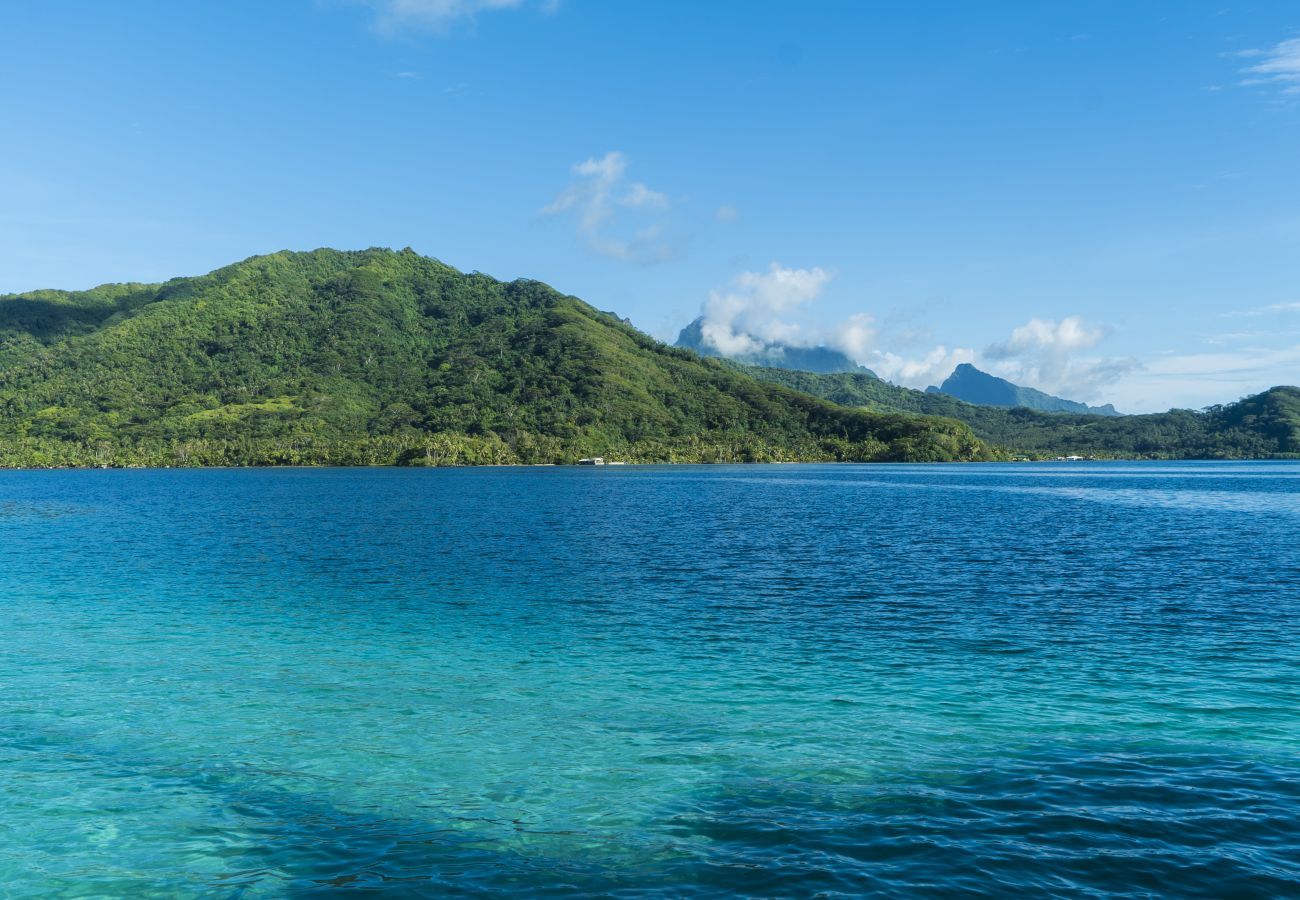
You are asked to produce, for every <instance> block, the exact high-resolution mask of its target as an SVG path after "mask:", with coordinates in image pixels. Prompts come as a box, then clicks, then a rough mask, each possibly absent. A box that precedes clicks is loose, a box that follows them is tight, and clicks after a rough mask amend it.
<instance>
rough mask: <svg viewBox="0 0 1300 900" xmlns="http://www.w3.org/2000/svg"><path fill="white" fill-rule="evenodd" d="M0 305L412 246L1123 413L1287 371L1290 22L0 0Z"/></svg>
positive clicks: (1296, 32) (1173, 6) (496, 2)
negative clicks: (273, 255)
mask: <svg viewBox="0 0 1300 900" xmlns="http://www.w3.org/2000/svg"><path fill="white" fill-rule="evenodd" d="M0 46H3V52H0V128H2V129H3V139H0V292H18V291H25V290H31V289H36V288H46V287H57V288H66V289H80V288H87V287H90V286H93V285H96V284H100V283H104V282H110V281H159V280H164V279H167V278H171V277H174V276H178V275H194V274H200V273H203V272H206V271H210V270H211V269H214V268H217V267H219V266H222V265H225V264H228V263H230V262H233V261H235V260H239V259H243V258H246V257H248V256H253V255H256V254H260V253H268V252H273V251H276V250H280V249H293V250H306V249H312V248H315V247H321V246H330V247H337V248H346V249H357V248H364V247H370V246H387V247H393V248H402V247H407V246H409V247H412V248H414V249H415V250H417V251H419V252H421V253H424V254H426V255H429V256H433V257H436V258H438V259H440V260H442V261H444V262H446V263H448V264H450V265H453V266H456V267H457V268H460V269H463V270H465V271H481V272H486V273H488V274H491V275H494V276H496V277H499V278H504V279H512V278H517V277H527V278H537V279H540V280H542V281H546V282H548V283H550V284H551V285H553V286H555V287H556V288H558V289H559V290H561V291H564V292H565V293H570V294H574V295H577V296H579V297H582V298H583V299H585V300H587V301H588V302H590V303H592V304H593V305H595V306H597V307H599V308H601V309H607V310H612V311H615V312H617V313H618V314H619V315H622V316H627V317H629V318H630V319H631V320H632V321H633V323H634V324H636V325H637V326H638V327H639V328H641V329H642V330H644V331H646V332H648V333H650V334H652V335H654V336H656V337H658V338H661V339H665V340H673V339H675V337H676V334H677V331H678V330H679V329H680V328H681V327H682V326H684V325H686V324H687V323H688V322H690V321H691V320H692V319H694V318H695V317H697V316H700V315H704V316H705V317H706V325H708V333H709V334H712V335H713V336H714V340H715V341H716V343H717V344H718V345H719V346H720V347H725V348H730V349H731V350H733V351H735V350H738V349H744V348H747V347H749V348H752V347H755V346H760V345H763V344H766V343H771V342H774V341H777V342H785V343H791V344H799V345H816V344H826V345H828V346H834V347H837V348H839V349H843V350H845V351H846V352H848V353H850V355H852V356H853V357H854V358H855V359H856V360H858V361H859V362H861V363H862V364H864V365H867V366H869V367H871V368H872V369H873V370H875V371H876V372H877V373H878V374H880V375H881V376H882V377H885V378H887V379H888V380H891V381H894V382H897V383H900V384H906V385H909V386H914V387H924V386H926V385H928V384H937V383H938V382H940V381H942V379H943V378H944V377H945V376H946V375H947V374H948V373H949V372H950V371H951V370H952V368H953V366H954V365H955V364H957V363H959V362H974V363H975V364H976V365H978V366H980V367H981V368H984V369H986V370H988V371H991V372H994V373H996V374H999V375H1003V376H1005V377H1008V378H1010V379H1012V380H1014V381H1017V382H1018V383H1022V384H1028V385H1031V386H1034V387H1039V388H1042V389H1044V390H1048V391H1051V392H1053V393H1057V394H1061V395H1064V396H1067V397H1069V398H1071V399H1077V400H1085V401H1088V402H1112V403H1114V404H1115V405H1116V406H1117V407H1118V408H1119V409H1120V410H1121V411H1125V412H1145V411H1154V410H1161V409H1167V408H1170V407H1174V406H1177V407H1191V408H1199V407H1202V406H1206V405H1209V404H1213V403H1222V402H1229V401H1232V400H1235V399H1237V398H1238V397H1241V396H1243V395H1246V394H1249V393H1254V392H1258V391H1260V390H1263V389H1266V388H1268V387H1270V386H1272V385H1275V384H1297V383H1300V3H1295V2H1292V0H1273V2H1250V3H1242V4H1234V3H1231V2H1230V0H1219V2H1212V3H1202V2H1196V0H1178V2H1155V0H1152V2H1144V3H1140V4H1135V3H1132V2H1087V0H1080V2H1075V3H1065V2H1047V0H1033V2H1030V0H1025V2H989V3H978V4H977V3H968V2H956V0H954V2H937V0H936V2H916V3H885V2H868V0H856V2H829V0H828V2H821V3H812V4H803V3H790V2H743V3H742V2H726V0H717V2H710V3H699V2H669V0H660V2H656V3H645V2H631V0H627V2H607V0H275V2H266V0H256V2H254V0H223V2H220V3H217V2H198V0H132V2H130V3H103V2H98V0H96V2H89V0H87V2H75V0H5V2H4V3H3V4H0Z"/></svg>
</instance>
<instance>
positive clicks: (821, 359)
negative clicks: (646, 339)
mask: <svg viewBox="0 0 1300 900" xmlns="http://www.w3.org/2000/svg"><path fill="white" fill-rule="evenodd" d="M675 346H677V347H682V348H684V349H686V350H694V351H695V352H696V353H698V354H700V356H713V357H719V358H721V357H722V354H721V353H719V352H718V350H717V348H715V347H714V346H713V345H712V344H710V343H709V342H708V341H707V340H705V338H704V317H703V316H700V317H699V318H698V319H696V320H695V321H694V322H691V323H690V324H689V325H687V326H686V327H685V328H683V329H682V330H681V332H680V333H679V334H678V335H677V343H676V344H675ZM727 358H729V359H731V360H733V361H735V362H739V363H745V364H747V365H752V366H767V367H769V368H775V369H796V370H798V371H801V372H859V373H863V374H866V375H874V374H875V373H874V372H872V371H871V370H870V369H868V368H866V367H865V366H860V365H858V364H857V363H856V362H854V361H853V360H852V359H851V358H850V357H849V356H848V354H846V353H843V352H841V351H839V350H836V349H834V348H833V347H825V346H822V347H795V346H792V345H790V344H781V343H772V344H767V345H766V346H764V347H763V349H762V350H759V351H757V352H754V353H742V354H740V355H739V356H732V357H727Z"/></svg>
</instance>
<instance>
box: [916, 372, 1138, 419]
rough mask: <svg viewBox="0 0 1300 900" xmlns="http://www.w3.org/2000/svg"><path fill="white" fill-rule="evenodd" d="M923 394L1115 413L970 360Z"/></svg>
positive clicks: (981, 402) (990, 403)
mask: <svg viewBox="0 0 1300 900" xmlns="http://www.w3.org/2000/svg"><path fill="white" fill-rule="evenodd" d="M925 392H926V393H927V394H938V393H942V394H947V395H948V396H950V397H956V398H957V399H958V400H965V401H966V402H967V403H975V404H978V405H980V406H1003V407H1007V408H1012V407H1017V406H1024V407H1028V408H1029V409H1041V410H1043V411H1044V412H1071V413H1083V414H1088V413H1092V414H1093V415H1098V416H1118V415H1119V412H1117V411H1116V409H1115V407H1113V406H1111V405H1110V404H1109V403H1107V404H1106V405H1105V406H1089V405H1088V404H1086V403H1078V402H1076V401H1074V400H1065V399H1063V398H1061V397H1053V396H1052V395H1051V394H1045V393H1043V392H1042V391H1040V390H1036V389H1034V388H1031V387H1021V386H1020V385H1018V384H1012V383H1011V382H1010V381H1007V380H1006V379H1005V378H998V377H997V376H996V375H990V374H989V373H987V372H981V371H980V370H979V369H977V368H975V367H974V366H972V365H971V364H970V363H962V364H961V365H959V366H957V368H955V369H953V370H952V374H951V375H949V376H948V377H947V378H946V379H944V382H943V384H941V385H939V387H937V388H936V387H929V388H926V389H925Z"/></svg>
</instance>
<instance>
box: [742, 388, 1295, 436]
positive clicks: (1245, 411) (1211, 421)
mask: <svg viewBox="0 0 1300 900" xmlns="http://www.w3.org/2000/svg"><path fill="white" fill-rule="evenodd" d="M737 368H738V369H741V370H743V371H745V372H747V373H748V374H750V375H752V376H753V377H755V378H760V379H763V380H766V381H770V382H773V383H775V384H781V385H784V386H786V387H792V388H794V389H796V390H799V391H803V392H805V393H809V394H812V395H814V396H817V397H822V398H824V399H827V400H830V401H832V402H834V403H837V404H841V405H844V406H852V407H858V408H864V409H868V410H873V411H877V412H907V413H916V414H921V415H928V416H946V417H949V418H953V419H957V420H959V421H962V422H965V423H966V424H968V425H970V427H971V430H972V431H974V432H975V434H976V436H978V437H980V438H982V439H983V440H985V441H988V442H989V443H991V444H994V445H996V446H999V447H1003V448H1006V449H1008V450H1010V451H1011V452H1013V453H1016V454H1023V455H1029V456H1054V455H1063V454H1080V455H1088V456H1099V457H1138V458H1149V459H1261V458H1284V457H1297V456H1300V388H1295V387H1275V388H1272V389H1271V390H1268V391H1265V392H1264V393H1262V394H1257V395H1255V396H1253V397H1247V398H1245V399H1244V400H1240V401H1238V402H1237V403H1232V404H1228V405H1226V406H1218V407H1212V408H1210V409H1206V410H1202V411H1199V412H1198V411H1193V410H1186V409H1180V410H1171V411H1169V412H1165V413H1154V414H1151V415H1139V416H1097V415H1076V414H1069V413H1050V412H1042V411H1039V410H1034V409H1025V408H1017V409H1003V408H998V407H993V406H975V405H973V404H970V403H966V402H964V401H962V400H958V399H956V398H955V397H950V396H948V395H946V394H942V393H926V392H923V391H915V390H911V389H909V388H902V387H898V386H896V385H892V384H888V383H886V382H884V381H881V380H880V379H879V378H874V377H872V376H870V375H859V374H849V373H841V374H831V375H819V374H814V373H811V372H791V371H783V370H780V369H766V368H761V367H757V366H737Z"/></svg>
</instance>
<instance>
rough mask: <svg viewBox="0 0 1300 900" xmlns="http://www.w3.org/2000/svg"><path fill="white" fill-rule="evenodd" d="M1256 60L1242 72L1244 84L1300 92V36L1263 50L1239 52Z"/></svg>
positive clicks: (1293, 92)
mask: <svg viewBox="0 0 1300 900" xmlns="http://www.w3.org/2000/svg"><path fill="white" fill-rule="evenodd" d="M1238 56H1241V57H1243V58H1245V59H1251V60H1254V62H1252V63H1251V64H1250V65H1248V66H1246V68H1244V69H1242V74H1243V75H1245V76H1246V77H1245V78H1244V79H1242V81H1241V83H1242V84H1243V85H1263V86H1267V87H1272V88H1276V89H1277V90H1279V91H1281V92H1282V93H1284V94H1300V38H1291V39H1290V40H1285V41H1282V42H1280V43H1278V44H1276V45H1274V46H1272V47H1268V48H1265V49H1261V50H1244V51H1242V52H1241V53H1239V54H1238Z"/></svg>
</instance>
